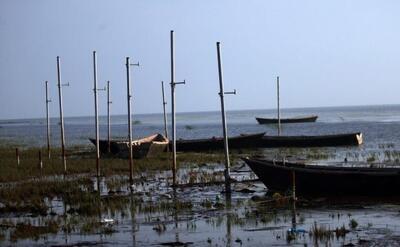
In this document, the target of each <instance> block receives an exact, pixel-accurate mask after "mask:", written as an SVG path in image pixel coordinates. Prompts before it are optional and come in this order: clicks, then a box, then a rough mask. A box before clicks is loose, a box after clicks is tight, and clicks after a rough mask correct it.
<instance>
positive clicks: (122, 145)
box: [89, 134, 169, 158]
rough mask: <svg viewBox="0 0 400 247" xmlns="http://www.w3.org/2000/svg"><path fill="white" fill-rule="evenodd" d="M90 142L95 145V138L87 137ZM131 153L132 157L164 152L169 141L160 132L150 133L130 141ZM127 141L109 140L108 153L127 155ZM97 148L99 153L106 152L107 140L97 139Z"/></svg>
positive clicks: (150, 155)
mask: <svg viewBox="0 0 400 247" xmlns="http://www.w3.org/2000/svg"><path fill="white" fill-rule="evenodd" d="M89 140H90V142H92V143H93V144H94V145H96V140H95V139H91V138H89ZM132 143H133V145H132V154H133V157H134V158H144V157H152V156H155V155H157V154H159V153H162V152H165V151H166V149H167V147H168V144H169V141H168V139H166V138H165V137H164V136H162V135H160V134H156V135H152V136H149V137H145V138H142V139H138V140H133V141H132ZM128 144H129V142H128V141H122V140H121V141H117V140H112V141H110V153H111V154H113V155H118V156H119V157H122V158H126V157H128V155H129V145H128ZM99 150H100V152H101V153H109V152H108V141H107V140H99Z"/></svg>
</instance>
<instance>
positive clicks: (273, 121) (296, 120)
mask: <svg viewBox="0 0 400 247" xmlns="http://www.w3.org/2000/svg"><path fill="white" fill-rule="evenodd" d="M317 118H318V116H315V115H312V116H304V117H293V118H281V124H284V123H307V122H315V121H317ZM256 120H257V122H258V123H259V124H277V123H278V119H277V118H261V117H256Z"/></svg>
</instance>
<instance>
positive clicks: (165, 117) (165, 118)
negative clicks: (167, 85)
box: [161, 81, 168, 138]
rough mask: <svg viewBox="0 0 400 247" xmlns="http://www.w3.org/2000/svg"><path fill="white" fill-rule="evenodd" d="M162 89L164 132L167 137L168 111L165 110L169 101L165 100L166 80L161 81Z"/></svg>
mask: <svg viewBox="0 0 400 247" xmlns="http://www.w3.org/2000/svg"><path fill="white" fill-rule="evenodd" d="M161 90H162V100H163V111H164V133H165V137H166V138H168V127H167V113H166V112H165V106H166V105H167V102H166V101H165V95H164V81H161Z"/></svg>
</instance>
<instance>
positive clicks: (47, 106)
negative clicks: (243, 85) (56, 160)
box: [45, 81, 51, 159]
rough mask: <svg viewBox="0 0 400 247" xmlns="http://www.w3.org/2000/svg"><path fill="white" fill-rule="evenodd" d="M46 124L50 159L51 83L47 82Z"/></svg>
mask: <svg viewBox="0 0 400 247" xmlns="http://www.w3.org/2000/svg"><path fill="white" fill-rule="evenodd" d="M45 84H46V123H47V156H48V158H49V159H50V157H51V150H50V114H49V102H51V100H49V82H48V81H46V82H45Z"/></svg>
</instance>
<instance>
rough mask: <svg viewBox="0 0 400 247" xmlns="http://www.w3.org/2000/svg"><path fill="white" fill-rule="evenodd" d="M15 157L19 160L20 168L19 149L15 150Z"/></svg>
mask: <svg viewBox="0 0 400 247" xmlns="http://www.w3.org/2000/svg"><path fill="white" fill-rule="evenodd" d="M15 157H16V159H17V166H19V164H20V160H19V150H18V148H16V149H15Z"/></svg>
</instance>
